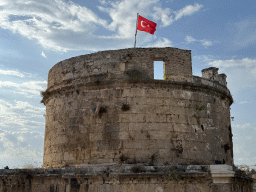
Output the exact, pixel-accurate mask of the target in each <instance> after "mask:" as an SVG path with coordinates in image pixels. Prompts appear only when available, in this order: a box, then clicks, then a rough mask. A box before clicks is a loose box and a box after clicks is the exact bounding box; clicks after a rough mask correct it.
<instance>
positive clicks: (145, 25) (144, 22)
mask: <svg viewBox="0 0 256 192" xmlns="http://www.w3.org/2000/svg"><path fill="white" fill-rule="evenodd" d="M156 25H157V24H156V23H154V22H153V21H149V20H148V19H146V18H144V17H141V16H140V15H139V17H138V26H137V29H138V30H140V31H145V32H147V33H150V34H152V35H154V33H155V31H156Z"/></svg>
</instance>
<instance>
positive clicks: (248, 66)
mask: <svg viewBox="0 0 256 192" xmlns="http://www.w3.org/2000/svg"><path fill="white" fill-rule="evenodd" d="M88 2H89V3H88ZM255 7H256V2H255V1H253V0H244V1H232V2H231V1H217V0H215V1H204V0H198V1H191V0H183V1H178V0H167V1H166V0H118V1H114V0H94V1H78V0H73V1H67V0H0V168H3V167H4V166H6V165H8V166H9V167H10V168H14V167H19V168H21V167H23V166H24V165H25V164H33V165H34V166H38V167H39V166H41V165H42V162H43V144H44V129H45V118H44V116H43V115H44V114H45V112H46V108H45V106H44V105H43V104H41V103H40V101H41V99H42V97H41V96H40V91H42V90H45V89H46V87H47V76H48V72H49V70H50V69H51V67H52V66H53V65H55V64H56V63H57V62H59V61H61V60H64V59H68V58H70V57H75V56H78V55H84V54H89V53H92V52H97V51H102V50H114V49H125V48H132V47H133V46H134V39H135V36H134V35H135V30H136V19H137V13H139V14H140V15H141V16H143V17H145V18H147V19H149V20H151V21H154V22H156V23H157V30H156V32H155V34H154V35H151V34H149V33H145V32H142V31H138V32H137V40H136V47H176V48H180V49H188V50H192V64H193V75H196V76H201V70H202V69H204V68H208V67H218V68H219V73H225V74H226V75H227V83H228V84H227V85H228V88H229V89H230V91H231V93H232V95H233V98H234V101H235V103H234V104H233V105H232V106H231V116H232V117H234V121H232V122H231V123H232V129H233V135H234V136H233V143H234V162H235V164H236V165H241V164H247V165H254V164H256V153H255V152H256V145H255V143H256V139H255V138H256V137H255V136H256V118H255V112H256V104H255V101H256V98H255V94H256V93H255V90H256V56H255V53H256V49H255V48H256V47H255V45H256V14H255ZM154 70H155V79H162V78H163V74H162V73H163V66H162V65H159V63H157V62H156V63H155V66H154Z"/></svg>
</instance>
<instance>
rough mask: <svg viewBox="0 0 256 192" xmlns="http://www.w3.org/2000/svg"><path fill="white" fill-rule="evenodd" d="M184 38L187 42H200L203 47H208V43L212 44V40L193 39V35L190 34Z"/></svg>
mask: <svg viewBox="0 0 256 192" xmlns="http://www.w3.org/2000/svg"><path fill="white" fill-rule="evenodd" d="M185 40H186V41H187V42H188V43H191V42H194V41H199V42H201V43H202V45H203V46H205V47H208V46H210V45H212V42H211V41H208V40H205V39H204V40H196V39H194V38H193V37H191V36H186V38H185Z"/></svg>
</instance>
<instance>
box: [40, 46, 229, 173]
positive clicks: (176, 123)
mask: <svg viewBox="0 0 256 192" xmlns="http://www.w3.org/2000/svg"><path fill="white" fill-rule="evenodd" d="M154 61H163V70H164V74H165V75H164V80H154ZM42 102H44V104H45V105H46V124H45V126H46V127H45V140H44V157H43V167H45V168H46V167H50V166H52V167H69V166H74V165H79V164H100V163H124V162H125V163H130V164H131V163H156V164H159V163H160V164H161V163H162V164H163V163H165V162H170V163H174V164H175V163H176V164H177V163H179V164H187V165H188V164H197V165H199V164H200V165H214V164H215V163H216V162H220V163H222V164H227V165H233V144H232V131H231V125H230V105H231V104H232V103H233V99H232V96H231V94H230V92H229V90H228V88H227V83H226V75H225V74H218V68H214V67H211V68H207V69H204V70H202V77H197V76H193V75H192V63H191V51H190V50H182V49H178V48H171V47H166V48H135V49H134V48H130V49H120V50H111V51H101V52H97V53H92V54H88V55H82V56H78V57H73V58H70V59H67V60H64V61H61V62H59V63H57V64H56V65H54V66H53V67H52V68H51V70H50V71H49V75H48V86H47V90H46V92H45V94H44V98H43V101H42Z"/></svg>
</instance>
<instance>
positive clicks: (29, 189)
mask: <svg viewBox="0 0 256 192" xmlns="http://www.w3.org/2000/svg"><path fill="white" fill-rule="evenodd" d="M191 168H192V169H191ZM193 169H195V167H194V168H193V167H191V166H190V167H187V166H176V168H175V169H174V168H173V167H170V166H160V165H158V166H143V165H120V164H119V165H116V164H115V165H113V164H111V165H98V166H95V165H94V166H89V165H88V167H85V166H84V167H83V168H72V167H71V168H63V169H33V170H25V169H22V170H19V169H16V170H15V169H13V170H0V191H3V192H9V191H10V192H103V191H105V192H119V191H122V192H131V191H133V192H171V191H173V192H195V191H196V192H206V191H207V192H217V191H218V192H224V191H225V192H253V181H252V180H246V179H242V178H239V177H234V178H231V179H230V182H229V183H215V182H213V178H212V177H211V173H210V170H209V166H197V167H196V170H193Z"/></svg>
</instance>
